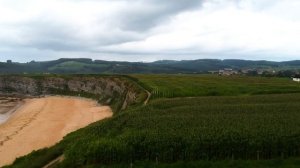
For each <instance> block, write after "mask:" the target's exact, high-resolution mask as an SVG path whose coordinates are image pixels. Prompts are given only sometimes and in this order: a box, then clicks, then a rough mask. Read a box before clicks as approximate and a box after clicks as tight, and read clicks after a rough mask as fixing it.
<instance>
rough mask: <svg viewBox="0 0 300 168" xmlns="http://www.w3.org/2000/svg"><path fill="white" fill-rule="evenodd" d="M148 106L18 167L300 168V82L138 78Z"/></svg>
mask: <svg viewBox="0 0 300 168" xmlns="http://www.w3.org/2000/svg"><path fill="white" fill-rule="evenodd" d="M128 79H132V81H134V82H136V83H138V84H140V85H141V86H143V87H144V88H146V89H148V90H149V91H150V92H151V93H152V96H153V97H152V98H153V99H151V100H150V102H149V103H148V104H147V105H139V106H134V107H130V108H129V109H127V110H125V111H123V112H122V113H118V114H116V115H114V117H112V118H110V119H106V120H104V121H100V122H96V123H94V124H91V125H90V126H88V127H86V128H83V129H81V130H78V131H76V132H74V133H71V134H69V135H68V136H67V137H65V138H64V140H63V141H62V142H60V143H59V144H57V145H56V146H54V147H51V148H49V149H45V150H41V151H38V152H33V153H32V154H30V155H28V156H26V157H23V158H20V159H18V160H17V161H16V162H15V164H14V165H13V166H12V167H41V166H43V165H45V164H47V163H49V161H51V160H53V159H55V158H56V157H57V156H60V155H64V157H65V160H64V161H63V162H62V163H60V164H58V165H56V167H101V166H103V167H130V165H132V167H276V166H277V167H299V166H300V158H299V157H300V93H297V92H300V84H298V83H295V82H292V81H290V80H289V79H285V78H261V77H238V76H236V77H220V76H211V75H204V76H201V75H172V76H169V75H168V76H167V75H134V76H132V77H128Z"/></svg>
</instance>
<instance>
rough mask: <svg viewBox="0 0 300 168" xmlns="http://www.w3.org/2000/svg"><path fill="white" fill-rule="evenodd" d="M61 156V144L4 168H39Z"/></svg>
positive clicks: (35, 152)
mask: <svg viewBox="0 0 300 168" xmlns="http://www.w3.org/2000/svg"><path fill="white" fill-rule="evenodd" d="M62 154H63V147H62V145H61V144H58V145H55V146H54V147H51V148H49V149H48V148H45V149H41V150H38V151H34V152H32V153H31V154H29V155H27V156H26V157H21V158H18V159H16V161H15V162H14V165H13V166H5V167H4V168H10V167H14V168H41V167H43V166H45V165H47V164H48V163H49V161H51V160H53V159H55V158H57V157H59V156H60V155H62Z"/></svg>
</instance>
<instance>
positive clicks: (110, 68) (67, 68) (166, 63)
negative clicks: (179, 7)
mask: <svg viewBox="0 0 300 168" xmlns="http://www.w3.org/2000/svg"><path fill="white" fill-rule="evenodd" d="M224 68H232V69H235V70H241V69H244V70H247V69H248V70H249V69H250V70H251V69H252V70H253V71H250V72H251V73H250V74H257V71H256V70H264V71H265V72H266V73H265V74H264V75H266V76H274V75H278V76H285V77H287V76H286V75H293V74H295V73H299V69H300V61H287V62H271V61H249V60H217V59H199V60H183V61H170V60H162V61H156V62H150V63H143V62H121V61H101V60H91V59H83V58H80V59H58V60H54V61H45V62H35V61H31V62H28V63H15V62H11V61H8V62H7V63H3V62H2V63H1V62H0V73H2V74H7V73H10V74H11V73H13V74H23V73H58V74H79V73H80V74H82V73H83V74H98V73H110V74H137V73H138V74H145V73H146V74H153V73H154V74H161V73H166V74H178V73H186V74H187V73H189V74H195V73H197V74H198V73H208V71H218V70H220V69H224ZM273 70H276V71H282V73H278V74H277V73H276V74H274V73H273ZM285 70H293V71H289V72H288V71H285ZM291 72H292V73H291ZM288 77H290V76H288Z"/></svg>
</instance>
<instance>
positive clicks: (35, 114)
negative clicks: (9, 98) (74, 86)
mask: <svg viewBox="0 0 300 168" xmlns="http://www.w3.org/2000/svg"><path fill="white" fill-rule="evenodd" d="M24 102H25V103H24V105H22V106H21V107H19V108H18V109H17V110H16V111H15V112H14V113H12V115H11V116H10V118H9V119H8V120H7V121H6V122H5V123H3V124H1V125H0V167H1V166H3V165H6V164H10V163H12V162H13V161H14V160H15V159H16V158H17V157H20V156H23V155H26V154H28V153H30V152H32V151H33V150H38V149H41V148H45V147H50V146H52V145H54V144H56V143H57V142H59V141H60V140H62V138H63V137H64V136H65V135H66V134H68V133H70V132H73V131H75V130H77V129H79V128H82V127H85V126H87V125H89V124H90V123H93V122H95V121H99V120H101V119H104V118H107V117H111V116H112V114H113V113H112V111H111V109H110V107H108V106H100V105H99V104H97V103H96V102H95V101H92V100H89V99H81V98H74V97H60V96H51V97H45V98H34V99H25V100H24ZM0 108H1V106H0ZM0 111H1V110H0Z"/></svg>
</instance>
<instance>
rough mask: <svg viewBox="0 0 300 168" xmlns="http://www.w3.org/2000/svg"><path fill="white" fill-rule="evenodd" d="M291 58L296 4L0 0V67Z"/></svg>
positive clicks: (299, 47) (299, 20) (299, 25)
mask: <svg viewBox="0 0 300 168" xmlns="http://www.w3.org/2000/svg"><path fill="white" fill-rule="evenodd" d="M299 53H300V1H299V0H0V61H6V60H8V59H10V60H13V61H18V62H28V61H31V60H36V61H44V60H54V59H58V58H92V59H100V60H121V61H146V62H149V61H155V60H165V59H168V60H189V59H202V58H212V59H247V60H272V61H284V60H300V54H299Z"/></svg>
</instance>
